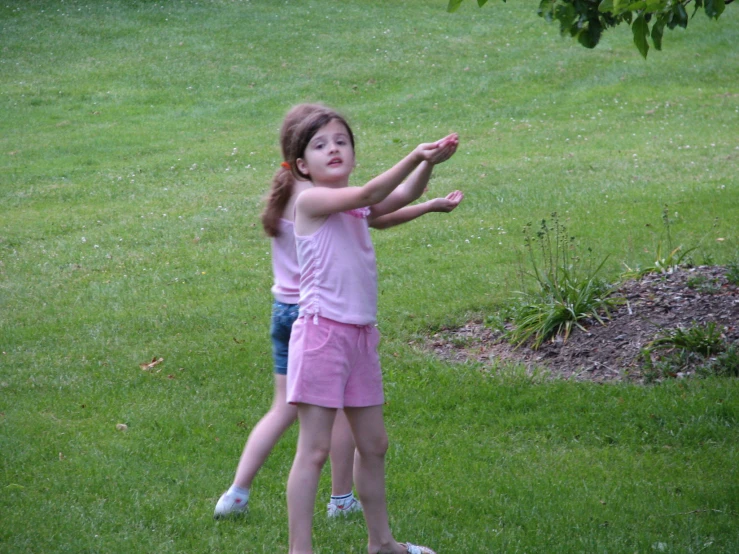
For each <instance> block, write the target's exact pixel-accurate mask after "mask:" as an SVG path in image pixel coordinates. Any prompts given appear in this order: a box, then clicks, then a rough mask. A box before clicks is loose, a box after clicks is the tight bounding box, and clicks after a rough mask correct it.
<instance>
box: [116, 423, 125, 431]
mask: <svg viewBox="0 0 739 554" xmlns="http://www.w3.org/2000/svg"><path fill="white" fill-rule="evenodd" d="M115 428H116V429H118V430H119V431H128V425H126V424H125V423H116V424H115Z"/></svg>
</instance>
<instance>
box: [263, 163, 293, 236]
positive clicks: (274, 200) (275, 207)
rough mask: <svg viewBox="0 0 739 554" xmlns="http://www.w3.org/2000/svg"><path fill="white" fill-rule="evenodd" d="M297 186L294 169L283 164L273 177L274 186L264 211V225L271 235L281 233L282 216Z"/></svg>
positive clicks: (271, 188)
mask: <svg viewBox="0 0 739 554" xmlns="http://www.w3.org/2000/svg"><path fill="white" fill-rule="evenodd" d="M294 188H295V177H294V176H293V173H292V171H290V170H289V169H287V168H285V167H284V166H281V167H280V168H278V169H277V172H276V173H275V176H274V177H272V186H271V187H270V190H269V194H268V195H267V205H266V206H265V207H264V211H263V212H262V226H263V227H264V232H265V233H267V236H269V237H277V236H279V235H280V218H281V217H282V214H283V212H284V211H285V207H286V206H287V203H288V202H289V201H290V197H291V196H292V194H293V189H294Z"/></svg>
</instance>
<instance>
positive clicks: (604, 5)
mask: <svg viewBox="0 0 739 554" xmlns="http://www.w3.org/2000/svg"><path fill="white" fill-rule="evenodd" d="M614 1H615V2H618V0H602V2H601V3H600V4H599V5H598V11H599V12H601V13H613V11H614Z"/></svg>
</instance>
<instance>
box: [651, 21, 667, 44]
mask: <svg viewBox="0 0 739 554" xmlns="http://www.w3.org/2000/svg"><path fill="white" fill-rule="evenodd" d="M666 23H667V15H661V16H660V17H659V19H658V20H657V21H656V22H655V24H654V25H652V42H653V43H654V47H655V48H656V49H657V50H662V35H663V34H664V32H665V24H666Z"/></svg>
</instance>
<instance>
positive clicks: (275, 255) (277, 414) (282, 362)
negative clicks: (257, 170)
mask: <svg viewBox="0 0 739 554" xmlns="http://www.w3.org/2000/svg"><path fill="white" fill-rule="evenodd" d="M324 109H325V108H324V106H320V105H317V104H301V105H299V106H296V107H295V108H293V109H292V110H290V112H289V113H288V114H287V116H286V117H285V120H284V122H283V125H282V129H281V132H280V142H281V144H282V148H283V155H285V153H286V151H287V150H289V149H290V146H289V144H290V141H291V140H292V138H293V132H294V128H295V125H297V124H298V123H299V122H300V121H302V120H303V119H304V118H305V117H306V116H308V115H309V114H311V113H313V112H317V111H321V110H324ZM439 161H443V160H439ZM285 165H287V167H284V166H283V167H281V168H280V169H278V171H277V172H276V174H275V176H274V178H273V182H272V189H271V191H270V194H269V197H268V199H267V206H266V208H265V210H264V213H263V214H262V223H263V226H264V230H265V232H266V233H267V235H268V236H270V237H271V239H272V267H273V273H274V285H273V287H272V294H273V296H274V299H275V300H274V304H273V308H272V324H271V328H270V335H271V338H272V346H273V358H274V375H275V393H274V399H273V403H272V407H271V408H270V410H269V411H268V412H267V413H266V414H265V415H264V417H263V418H262V419H261V420H260V421H259V422H258V423H257V425H256V426H255V427H254V429H253V430H252V432H251V434H250V435H249V438H248V440H247V442H246V445H245V446H244V450H243V452H242V455H241V458H240V460H239V464H238V467H237V469H236V474H235V476H234V481H233V484H232V485H231V487H230V488H229V489H228V490H227V491H226V492H224V493H223V495H221V497H220V499H219V500H218V503H217V504H216V508H215V512H214V517H216V518H220V517H226V516H231V515H238V514H242V513H244V512H246V509H247V505H248V501H249V493H250V489H251V484H252V481H253V480H254V478H255V476H256V474H257V472H258V471H259V469H261V467H262V465H263V464H264V462H265V461H266V459H267V457H268V456H269V454H270V452H271V451H272V449H273V448H274V446H275V445H276V444H277V441H278V440H279V439H280V437H281V436H282V435H283V434H284V433H285V431H287V429H288V428H289V427H290V426H291V425H292V424H293V423H294V422H295V420H296V419H297V407H296V406H295V405H292V404H288V403H287V402H286V382H287V377H286V373H287V354H288V342H289V340H290V334H291V328H292V324H293V322H294V321H295V319H296V318H297V315H298V299H299V289H298V287H299V281H300V270H299V265H298V259H297V251H296V247H295V234H294V221H293V220H294V213H295V199H296V198H297V195H298V194H300V193H301V192H302V191H304V190H306V189H307V188H310V187H311V186H312V184H311V183H310V181H306V180H299V179H295V177H294V175H293V174H292V172H291V171H290V170H289V165H288V164H286V163H285ZM431 169H432V164H424V165H422V166H421V167H419V169H418V170H417V171H416V172H415V173H414V174H413V175H411V177H410V178H409V179H408V180H407V181H406V182H405V183H404V184H403V185H402V186H401V187H399V190H398V191H397V197H398V198H397V200H398V202H405V203H406V204H407V203H409V202H412V201H413V200H415V199H416V198H418V197H419V196H420V195H421V193H422V192H423V190H424V188H425V186H426V184H427V183H428V180H429V177H430V175H431ZM462 197H463V196H462V193H461V192H459V191H454V192H452V193H450V194H449V195H447V196H446V197H444V198H434V199H433V200H429V201H427V202H423V203H420V204H416V205H413V206H406V207H404V208H401V209H397V210H395V211H393V212H392V213H388V214H386V215H385V216H383V217H379V218H376V219H375V220H374V221H373V226H375V227H377V228H382V229H385V228H389V227H392V226H394V225H398V224H400V223H404V222H406V221H410V220H412V219H415V218H417V217H419V216H421V215H423V214H425V213H428V212H432V211H436V212H450V211H452V210H453V209H454V208H455V207H456V206H457V205H458V204H459V202H460V201H461V200H462ZM354 449H355V447H354V439H353V437H352V434H351V429H350V427H349V423H348V421H347V419H346V416H345V415H344V414H343V411H341V410H340V411H339V413H338V414H337V417H336V421H335V423H334V428H333V437H332V446H331V476H332V494H331V501H330V502H329V504H328V506H327V508H328V516H329V517H335V516H339V515H346V514H349V513H351V512H354V511H360V510H361V504H360V503H359V502H358V501H357V500H356V499H355V498H354V495H353V493H352V486H353V478H352V465H353V460H354Z"/></svg>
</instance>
